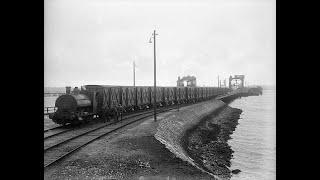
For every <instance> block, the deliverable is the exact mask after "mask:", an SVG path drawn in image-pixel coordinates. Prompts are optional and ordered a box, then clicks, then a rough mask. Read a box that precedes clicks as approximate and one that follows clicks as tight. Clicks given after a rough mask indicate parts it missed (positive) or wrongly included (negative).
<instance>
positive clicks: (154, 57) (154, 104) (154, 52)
mask: <svg viewBox="0 0 320 180" xmlns="http://www.w3.org/2000/svg"><path fill="white" fill-rule="evenodd" d="M152 35H153V72H154V75H153V77H154V86H153V92H154V93H153V110H154V121H155V122H156V121H157V100H156V98H157V88H156V87H157V84H156V81H157V73H156V70H157V68H156V67H157V66H156V62H157V61H156V35H158V34H156V30H154V31H153V34H152ZM149 43H152V42H151V38H150V41H149Z"/></svg>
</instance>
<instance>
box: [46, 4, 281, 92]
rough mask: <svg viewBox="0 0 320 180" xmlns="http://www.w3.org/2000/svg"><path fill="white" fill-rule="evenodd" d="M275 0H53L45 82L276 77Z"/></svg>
mask: <svg viewBox="0 0 320 180" xmlns="http://www.w3.org/2000/svg"><path fill="white" fill-rule="evenodd" d="M275 7H276V6H275V0H194V1H191V0H170V1H169V0H135V1H132V2H131V1H129V0H45V9H44V10H45V14H44V15H45V16H44V17H45V19H44V20H45V22H44V24H45V27H44V33H45V37H44V39H45V41H44V54H45V56H44V57H45V58H44V80H45V82H44V85H45V86H46V87H53V86H55V87H57V86H67V85H70V86H73V87H74V86H81V85H86V84H105V85H107V84H110V85H132V84H133V72H132V71H133V70H132V69H133V67H132V63H133V61H135V62H136V65H137V67H136V85H148V86H152V85H153V44H150V43H148V41H149V38H150V37H151V34H152V32H153V30H154V29H156V31H157V33H158V34H159V35H158V36H157V40H156V45H157V85H159V86H176V80H177V78H178V76H181V77H182V76H186V75H194V76H196V78H197V84H198V85H199V86H203V85H205V86H217V76H218V75H220V78H221V79H224V78H228V77H229V76H230V75H235V74H243V75H245V76H246V77H245V79H246V81H248V82H249V84H250V85H251V84H259V85H275V83H276V82H275V77H276V74H275V70H276V31H275V30H276V8H275Z"/></svg>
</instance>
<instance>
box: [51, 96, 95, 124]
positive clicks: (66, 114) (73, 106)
mask: <svg viewBox="0 0 320 180" xmlns="http://www.w3.org/2000/svg"><path fill="white" fill-rule="evenodd" d="M55 106H56V107H57V108H58V109H57V111H56V112H55V113H54V114H53V115H51V117H50V118H51V119H52V120H53V121H54V122H55V123H57V124H66V123H74V122H77V121H81V120H85V118H86V117H88V116H90V115H91V114H90V112H92V103H91V100H90V99H89V97H88V96H86V95H85V94H78V93H76V94H64V95H61V96H59V97H58V99H57V100H56V103H55Z"/></svg>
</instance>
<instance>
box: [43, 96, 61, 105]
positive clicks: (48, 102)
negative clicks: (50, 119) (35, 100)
mask: <svg viewBox="0 0 320 180" xmlns="http://www.w3.org/2000/svg"><path fill="white" fill-rule="evenodd" d="M57 98H58V96H47V97H44V107H54V104H55V102H56V99H57Z"/></svg>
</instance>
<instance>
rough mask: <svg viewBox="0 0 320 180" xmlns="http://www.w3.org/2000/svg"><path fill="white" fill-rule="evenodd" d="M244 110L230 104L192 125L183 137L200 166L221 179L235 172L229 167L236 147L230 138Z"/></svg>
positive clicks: (187, 149)
mask: <svg viewBox="0 0 320 180" xmlns="http://www.w3.org/2000/svg"><path fill="white" fill-rule="evenodd" d="M241 112H242V110H240V109H237V108H232V107H230V106H228V105H226V106H224V107H223V108H222V109H219V110H217V111H216V112H214V113H212V114H210V115H209V116H207V117H205V118H203V119H202V120H201V122H199V123H198V124H197V125H196V126H194V127H192V128H190V129H188V130H187V131H186V133H185V135H184V136H183V138H182V140H181V141H182V144H183V147H184V149H185V150H186V151H187V154H188V155H189V157H191V158H192V159H193V160H194V161H195V163H196V164H197V165H198V166H200V167H201V168H203V169H204V170H206V171H208V172H209V173H212V174H214V175H216V176H218V177H219V178H221V179H229V178H231V176H232V170H230V169H229V168H230V166H231V162H230V160H231V158H232V153H233V150H232V149H231V147H230V146H229V145H228V143H227V141H228V140H229V139H230V135H231V134H232V133H233V131H234V130H235V128H236V126H237V125H238V120H239V117H240V114H241ZM236 171H237V172H239V170H236ZM233 172H235V171H233Z"/></svg>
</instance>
